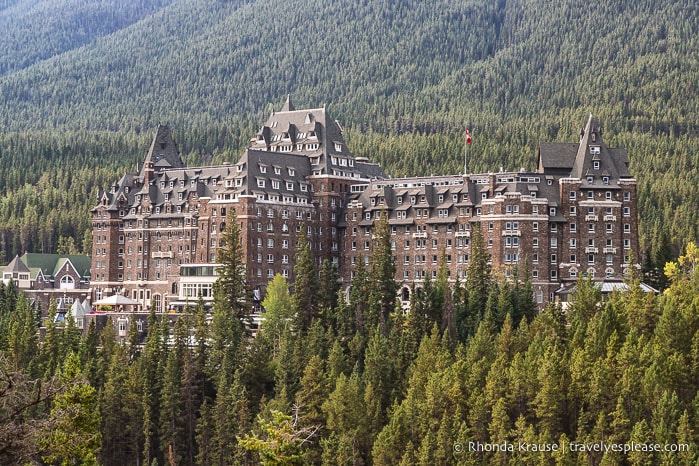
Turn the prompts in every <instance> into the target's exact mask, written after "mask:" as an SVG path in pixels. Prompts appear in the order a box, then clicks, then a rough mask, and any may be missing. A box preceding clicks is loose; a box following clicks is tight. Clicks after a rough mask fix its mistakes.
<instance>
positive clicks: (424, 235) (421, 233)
mask: <svg viewBox="0 0 699 466" xmlns="http://www.w3.org/2000/svg"><path fill="white" fill-rule="evenodd" d="M413 238H427V232H425V231H418V232H417V233H413Z"/></svg>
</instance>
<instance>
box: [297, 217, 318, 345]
mask: <svg viewBox="0 0 699 466" xmlns="http://www.w3.org/2000/svg"><path fill="white" fill-rule="evenodd" d="M293 298H294V310H295V312H296V323H295V328H296V330H297V331H298V332H301V334H304V333H305V332H306V331H307V330H308V328H309V327H310V326H311V321H312V320H313V319H314V318H316V317H317V316H318V299H317V298H318V271H317V270H316V266H315V264H314V263H313V254H312V253H311V246H310V243H309V240H308V235H307V234H306V226H305V225H301V233H300V234H299V237H298V242H297V244H296V264H295V265H294V296H293Z"/></svg>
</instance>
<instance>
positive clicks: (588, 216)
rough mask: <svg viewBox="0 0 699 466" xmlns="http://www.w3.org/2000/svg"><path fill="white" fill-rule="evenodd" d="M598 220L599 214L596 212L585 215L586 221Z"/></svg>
mask: <svg viewBox="0 0 699 466" xmlns="http://www.w3.org/2000/svg"><path fill="white" fill-rule="evenodd" d="M597 220H598V217H597V215H595V214H587V215H585V221H586V222H596V221H597Z"/></svg>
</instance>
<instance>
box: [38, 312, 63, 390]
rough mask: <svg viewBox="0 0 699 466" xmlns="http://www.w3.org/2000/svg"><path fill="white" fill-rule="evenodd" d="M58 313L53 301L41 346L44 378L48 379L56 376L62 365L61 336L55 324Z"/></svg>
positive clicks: (45, 322)
mask: <svg viewBox="0 0 699 466" xmlns="http://www.w3.org/2000/svg"><path fill="white" fill-rule="evenodd" d="M56 312H57V309H56V302H55V301H54V300H51V306H50V307H49V313H48V317H47V318H46V320H45V321H44V324H45V327H46V333H45V334H44V341H43V342H42V344H41V359H42V361H43V371H44V376H45V377H47V378H49V377H51V376H52V375H53V374H55V373H56V370H57V369H58V367H59V366H60V364H61V334H60V333H59V331H58V329H57V327H56V323H55V322H54V320H55V317H56Z"/></svg>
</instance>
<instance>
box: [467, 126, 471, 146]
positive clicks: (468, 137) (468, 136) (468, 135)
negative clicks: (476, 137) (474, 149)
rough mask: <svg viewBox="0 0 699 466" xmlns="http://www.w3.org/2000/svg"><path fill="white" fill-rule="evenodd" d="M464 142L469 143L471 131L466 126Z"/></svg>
mask: <svg viewBox="0 0 699 466" xmlns="http://www.w3.org/2000/svg"><path fill="white" fill-rule="evenodd" d="M466 144H471V133H470V132H469V130H468V128H466Z"/></svg>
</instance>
